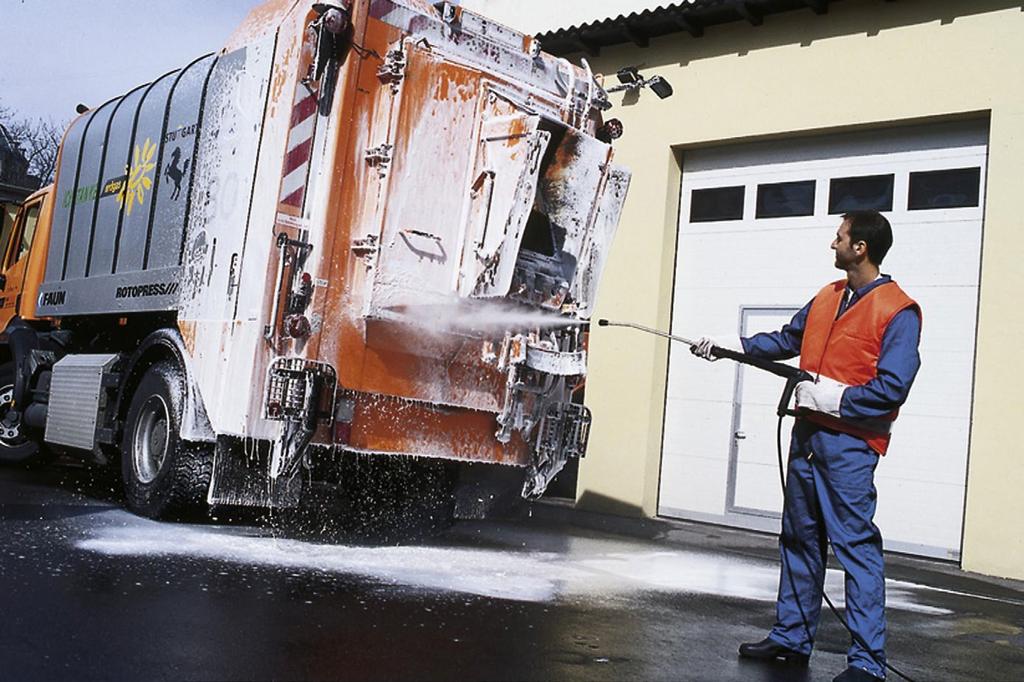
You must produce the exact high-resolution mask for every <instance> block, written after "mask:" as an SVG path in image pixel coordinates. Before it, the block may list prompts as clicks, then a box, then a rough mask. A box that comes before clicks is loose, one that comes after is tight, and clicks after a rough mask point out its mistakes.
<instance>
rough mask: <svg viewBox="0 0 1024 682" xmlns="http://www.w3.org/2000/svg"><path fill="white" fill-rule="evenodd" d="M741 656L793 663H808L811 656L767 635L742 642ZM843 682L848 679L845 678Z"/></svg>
mask: <svg viewBox="0 0 1024 682" xmlns="http://www.w3.org/2000/svg"><path fill="white" fill-rule="evenodd" d="M740 656H742V657H743V658H753V659H756V660H758V661H782V662H783V663H791V664H793V665H807V661H808V660H809V659H810V658H811V657H810V655H809V654H802V653H800V652H799V651H793V650H792V649H790V648H789V647H786V646H783V645H781V644H779V643H778V642H776V641H775V640H774V639H772V638H771V637H765V638H764V639H762V640H761V641H760V642H751V643H747V644H740ZM843 682H847V681H846V680H843Z"/></svg>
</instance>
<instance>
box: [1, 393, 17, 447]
mask: <svg viewBox="0 0 1024 682" xmlns="http://www.w3.org/2000/svg"><path fill="white" fill-rule="evenodd" d="M13 405H14V386H11V385H10V384H8V385H7V386H3V387H0V446H3V447H11V446H14V445H19V444H20V443H21V441H22V440H23V439H22V437H21V423H20V422H19V423H18V424H16V425H15V426H8V425H7V424H4V423H3V421H2V420H3V418H4V417H5V416H7V411H8V410H9V409H11V407H13Z"/></svg>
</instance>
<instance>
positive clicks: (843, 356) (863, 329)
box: [800, 280, 921, 455]
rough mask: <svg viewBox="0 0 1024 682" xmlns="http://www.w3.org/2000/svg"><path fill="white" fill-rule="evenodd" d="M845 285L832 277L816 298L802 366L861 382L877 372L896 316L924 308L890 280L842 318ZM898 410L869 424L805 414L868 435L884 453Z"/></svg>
mask: <svg viewBox="0 0 1024 682" xmlns="http://www.w3.org/2000/svg"><path fill="white" fill-rule="evenodd" d="M845 289H846V280H839V281H837V282H832V283H831V284H829V285H828V286H826V287H824V288H823V289H822V290H821V291H819V292H818V295H817V296H815V297H814V301H812V302H811V310H810V312H808V314H807V323H806V326H805V327H804V336H803V341H802V342H801V344H800V369H802V370H804V371H806V372H809V373H810V374H813V375H815V376H818V375H824V376H827V377H828V378H830V379H835V380H836V381H839V382H842V383H844V384H847V385H849V386H859V385H861V384H866V383H867V382H869V381H871V380H872V379H874V378H875V376H876V375H877V371H878V356H879V354H880V353H881V352H882V336H883V335H884V334H885V329H886V327H888V326H889V322H890V321H891V320H892V318H893V317H895V316H896V313H898V312H900V311H901V310H905V309H906V308H914V310H915V311H916V312H917V314H918V317H920V315H921V308H920V307H919V306H918V305H917V303H915V302H914V300H913V299H911V298H910V297H909V296H907V295H906V294H905V293H904V292H903V290H902V289H900V288H899V286H897V285H896V283H895V282H886V283H885V284H879V285H878V286H876V287H875V288H874V289H872V290H871V291H869V292H868V293H867V294H865V295H864V297H863V298H861V299H860V300H858V301H857V303H856V305H854V306H852V307H850V308H848V309H847V310H846V312H844V313H843V315H842V317H840V318H839V319H838V320H837V319H836V313H838V312H839V304H840V303H841V302H842V300H843V291H844V290H845ZM898 414H899V409H898V408H897V409H895V410H893V411H892V412H890V413H889V414H887V415H884V416H882V417H879V418H878V419H873V420H871V421H870V423H869V422H867V421H864V422H854V421H850V420H843V419H836V418H835V417H832V416H829V415H827V414H821V413H818V412H812V413H810V414H807V415H805V416H803V417H801V418H802V419H807V420H808V421H811V422H814V423H815V424H819V425H821V426H824V427H827V428H829V429H833V430H835V431H841V432H843V433H849V434H851V435H854V436H857V437H859V438H863V439H864V441H865V442H867V444H868V446H869V447H870V448H871V449H872V450H874V451H875V452H877V453H878V454H880V455H884V454H885V451H886V449H887V448H888V447H889V438H890V434H889V427H890V426H891V425H892V422H893V421H894V420H895V419H896V415H898Z"/></svg>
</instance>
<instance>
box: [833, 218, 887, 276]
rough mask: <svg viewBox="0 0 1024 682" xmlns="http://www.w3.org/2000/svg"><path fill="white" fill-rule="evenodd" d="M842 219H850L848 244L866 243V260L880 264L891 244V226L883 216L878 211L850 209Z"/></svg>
mask: <svg viewBox="0 0 1024 682" xmlns="http://www.w3.org/2000/svg"><path fill="white" fill-rule="evenodd" d="M843 220H849V221H850V244H856V243H857V242H864V243H865V244H867V246H868V260H869V261H871V262H872V263H874V264H875V265H881V264H882V260H883V259H884V258H885V254H887V253H889V247H891V246H892V226H891V225H889V221H888V220H886V219H885V216H884V215H882V214H881V213H879V212H878V211H850V212H849V213H844V214H843Z"/></svg>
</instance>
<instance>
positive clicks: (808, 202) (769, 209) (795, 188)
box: [756, 180, 814, 218]
mask: <svg viewBox="0 0 1024 682" xmlns="http://www.w3.org/2000/svg"><path fill="white" fill-rule="evenodd" d="M808 215H814V180H802V181H800V182H775V183H771V184H765V185H758V186H757V215H756V217H758V218H788V217H790V216H808Z"/></svg>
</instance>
